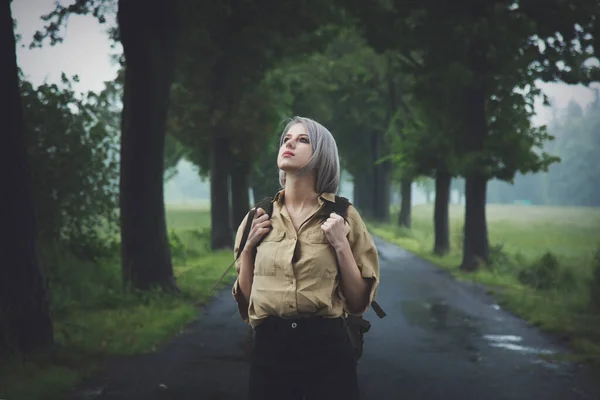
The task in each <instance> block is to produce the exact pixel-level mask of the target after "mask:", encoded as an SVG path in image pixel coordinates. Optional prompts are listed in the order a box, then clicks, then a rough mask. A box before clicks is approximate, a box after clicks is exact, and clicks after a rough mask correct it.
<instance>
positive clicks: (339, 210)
mask: <svg viewBox="0 0 600 400" xmlns="http://www.w3.org/2000/svg"><path fill="white" fill-rule="evenodd" d="M350 204H351V203H350V201H349V200H348V199H347V198H345V197H341V196H337V195H336V196H335V203H331V202H327V203H326V205H325V207H324V208H323V211H322V212H321V213H320V214H319V215H317V218H318V219H319V221H320V222H321V223H322V222H325V220H327V218H328V217H329V215H330V214H331V213H332V212H335V213H336V214H338V215H340V216H341V217H342V218H344V220H346V221H347V219H346V217H347V216H348V207H349V206H350ZM258 208H262V209H263V210H264V211H265V212H266V213H267V214H268V215H269V218H271V215H272V213H273V197H266V198H264V199H263V200H261V201H259V202H258V203H256V205H255V206H254V208H253V209H252V210H250V212H249V213H248V218H247V219H246V225H245V226H244V233H243V235H242V239H241V241H240V245H239V248H238V251H237V254H236V257H235V260H234V262H233V263H231V265H230V266H229V267H228V268H227V270H225V272H224V273H223V274H222V275H221V277H220V278H219V280H218V281H217V282H216V283H215V284H214V285H213V290H214V289H215V287H216V286H217V285H218V284H219V283H220V282H221V280H223V278H224V277H225V276H226V275H227V274H228V273H229V271H230V270H231V268H232V267H233V266H234V265H235V261H236V260H237V259H238V258H239V257H240V255H241V254H242V250H243V248H244V245H245V244H246V240H248V235H249V233H250V228H251V227H252V222H251V221H252V220H253V219H254V213H255V211H256V210H257V209H258ZM263 238H264V236H263ZM260 242H262V239H261V240H260V241H259V242H258V243H257V246H258V245H259V244H260ZM371 308H373V311H375V314H376V315H377V316H378V317H379V318H384V317H385V316H386V313H385V312H384V311H383V309H382V308H381V307H380V306H379V304H378V303H377V302H376V301H375V300H373V301H372V302H371ZM344 324H345V326H346V331H347V332H348V337H349V339H350V343H351V344H352V347H353V349H354V355H355V358H356V360H358V359H360V357H361V356H362V353H363V346H364V334H365V333H367V332H368V331H369V329H371V323H370V322H369V321H367V320H366V319H364V318H363V317H362V315H350V314H348V313H344Z"/></svg>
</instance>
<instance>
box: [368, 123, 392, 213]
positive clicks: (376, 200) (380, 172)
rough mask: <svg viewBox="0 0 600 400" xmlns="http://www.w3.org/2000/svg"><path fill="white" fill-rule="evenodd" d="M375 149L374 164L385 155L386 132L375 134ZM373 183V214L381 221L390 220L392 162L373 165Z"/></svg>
mask: <svg viewBox="0 0 600 400" xmlns="http://www.w3.org/2000/svg"><path fill="white" fill-rule="evenodd" d="M373 138H374V140H373V141H374V143H373V147H374V151H373V164H375V163H376V162H377V160H379V159H380V158H381V157H383V156H384V146H385V143H384V140H385V138H384V134H383V132H376V133H374V134H373ZM373 175H374V179H373V184H374V190H373V191H372V192H371V195H372V196H373V205H374V207H373V214H374V215H373V216H374V218H375V219H376V220H378V221H381V222H389V220H390V180H391V163H390V162H389V161H384V162H381V163H378V164H375V165H374V166H373Z"/></svg>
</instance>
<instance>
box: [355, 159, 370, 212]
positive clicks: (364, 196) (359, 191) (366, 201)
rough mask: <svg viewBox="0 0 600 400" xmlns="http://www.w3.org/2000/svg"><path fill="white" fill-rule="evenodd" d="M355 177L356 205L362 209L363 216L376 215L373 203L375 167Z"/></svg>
mask: <svg viewBox="0 0 600 400" xmlns="http://www.w3.org/2000/svg"><path fill="white" fill-rule="evenodd" d="M368 171H369V172H364V173H363V174H361V175H358V176H355V177H354V206H355V207H356V208H358V209H359V210H360V213H361V214H362V216H364V217H366V218H372V217H373V216H374V212H373V210H374V205H373V180H374V179H373V169H372V168H371V169H370V170H368Z"/></svg>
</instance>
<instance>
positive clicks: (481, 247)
mask: <svg viewBox="0 0 600 400" xmlns="http://www.w3.org/2000/svg"><path fill="white" fill-rule="evenodd" d="M485 7H486V6H485V4H484V3H479V4H477V6H476V7H474V12H475V15H477V14H479V15H483V14H484V12H485ZM482 40H483V39H482V38H481V37H479V36H475V37H474V38H473V39H472V43H471V45H470V48H469V63H470V68H471V70H472V72H473V77H474V78H473V82H472V83H471V85H470V86H469V87H467V89H466V91H465V108H464V109H465V121H467V127H466V128H467V129H466V130H465V132H466V134H467V137H466V141H465V145H466V148H467V151H468V154H481V152H482V151H484V150H485V139H486V136H487V115H486V109H485V108H486V107H485V106H486V97H487V96H486V88H485V74H486V72H487V59H486V54H487V53H486V51H487V46H486V44H485V43H484V42H483V41H482ZM483 167H484V166H481V165H470V166H469V170H468V171H467V174H466V177H465V181H466V182H465V192H466V193H465V197H466V199H465V201H466V205H465V228H464V239H463V259H462V263H461V266H460V268H461V269H462V270H465V271H474V270H476V269H477V268H478V267H479V265H480V264H481V263H486V264H487V262H488V261H489V260H488V256H489V243H488V232H487V222H486V215H485V204H486V194H487V193H486V191H487V177H486V176H485V175H484V171H482V168H483Z"/></svg>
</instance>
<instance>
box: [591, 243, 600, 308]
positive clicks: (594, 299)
mask: <svg viewBox="0 0 600 400" xmlns="http://www.w3.org/2000/svg"><path fill="white" fill-rule="evenodd" d="M590 301H591V303H592V307H594V308H595V309H596V311H599V312H600V247H598V249H597V250H596V254H595V255H594V260H593V264H592V279H591V281H590Z"/></svg>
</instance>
